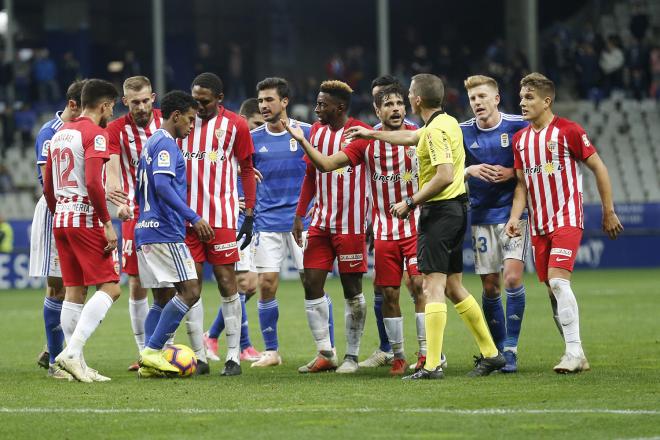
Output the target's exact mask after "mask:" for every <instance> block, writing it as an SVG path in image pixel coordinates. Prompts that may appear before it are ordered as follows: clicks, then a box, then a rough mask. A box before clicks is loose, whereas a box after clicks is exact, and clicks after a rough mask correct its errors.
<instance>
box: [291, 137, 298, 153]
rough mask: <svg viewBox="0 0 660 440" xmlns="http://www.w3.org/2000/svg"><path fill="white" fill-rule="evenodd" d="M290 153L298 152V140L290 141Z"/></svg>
mask: <svg viewBox="0 0 660 440" xmlns="http://www.w3.org/2000/svg"><path fill="white" fill-rule="evenodd" d="M289 151H291V152H294V151H298V142H296V140H295V139H293V138H291V139H290V140H289Z"/></svg>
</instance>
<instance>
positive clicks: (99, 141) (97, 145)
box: [94, 134, 106, 151]
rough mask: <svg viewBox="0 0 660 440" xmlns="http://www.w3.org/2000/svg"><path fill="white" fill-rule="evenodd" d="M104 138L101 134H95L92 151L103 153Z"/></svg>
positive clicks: (104, 146) (104, 147)
mask: <svg viewBox="0 0 660 440" xmlns="http://www.w3.org/2000/svg"><path fill="white" fill-rule="evenodd" d="M105 149H106V145H105V136H103V135H102V134H97V135H96V137H95V138H94V150H96V151H105Z"/></svg>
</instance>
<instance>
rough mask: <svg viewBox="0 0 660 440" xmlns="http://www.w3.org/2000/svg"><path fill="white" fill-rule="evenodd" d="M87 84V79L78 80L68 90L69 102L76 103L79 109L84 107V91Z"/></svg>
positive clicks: (67, 98) (67, 97)
mask: <svg viewBox="0 0 660 440" xmlns="http://www.w3.org/2000/svg"><path fill="white" fill-rule="evenodd" d="M86 82H87V80H85V79H78V80H75V81H74V82H72V83H71V85H69V88H68V89H66V100H67V102H69V101H75V102H76V105H78V107H80V106H82V98H81V96H82V89H83V87H84V86H85V83H86Z"/></svg>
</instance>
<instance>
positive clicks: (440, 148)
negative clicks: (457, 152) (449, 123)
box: [424, 127, 454, 167]
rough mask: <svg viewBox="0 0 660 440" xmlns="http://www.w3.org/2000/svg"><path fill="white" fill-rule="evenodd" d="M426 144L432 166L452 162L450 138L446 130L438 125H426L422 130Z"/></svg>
mask: <svg viewBox="0 0 660 440" xmlns="http://www.w3.org/2000/svg"><path fill="white" fill-rule="evenodd" d="M424 136H426V144H427V145H428V147H429V158H430V160H431V165H432V166H434V167H435V166H438V165H441V164H445V163H448V164H452V163H453V159H454V158H453V155H452V152H451V139H449V135H448V134H447V132H445V131H444V130H442V129H441V128H438V127H427V128H426V130H425V131H424Z"/></svg>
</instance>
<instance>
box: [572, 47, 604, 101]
mask: <svg viewBox="0 0 660 440" xmlns="http://www.w3.org/2000/svg"><path fill="white" fill-rule="evenodd" d="M575 70H576V73H577V80H578V93H579V95H580V98H582V99H587V98H588V97H589V96H590V94H592V91H593V89H594V88H596V87H597V85H598V82H599V80H600V78H599V77H600V67H599V65H598V55H596V51H595V50H594V47H593V45H592V44H591V43H588V42H584V43H582V44H580V46H578V50H577V52H576V54H575Z"/></svg>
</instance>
